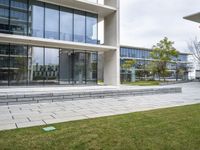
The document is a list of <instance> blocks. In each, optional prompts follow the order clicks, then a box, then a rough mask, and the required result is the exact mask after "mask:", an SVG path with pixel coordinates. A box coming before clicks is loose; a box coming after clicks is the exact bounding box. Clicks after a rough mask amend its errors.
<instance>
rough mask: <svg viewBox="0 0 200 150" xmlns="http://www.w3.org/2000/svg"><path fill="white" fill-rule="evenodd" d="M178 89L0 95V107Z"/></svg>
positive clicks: (178, 90) (174, 89) (180, 89)
mask: <svg viewBox="0 0 200 150" xmlns="http://www.w3.org/2000/svg"><path fill="white" fill-rule="evenodd" d="M181 92H182V88H180V87H168V88H150V89H131V90H127V89H124V90H123V89H120V90H99V91H86V92H61V93H57V92H55V93H52V92H51V93H33V94H30V93H24V94H17V93H16V94H5V95H0V105H15V104H29V103H43V102H59V101H74V100H88V99H96V98H110V97H124V96H142V95H153V94H169V93H181Z"/></svg>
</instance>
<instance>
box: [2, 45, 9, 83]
mask: <svg viewBox="0 0 200 150" xmlns="http://www.w3.org/2000/svg"><path fill="white" fill-rule="evenodd" d="M0 62H1V63H0V85H8V77H9V45H7V44H0Z"/></svg>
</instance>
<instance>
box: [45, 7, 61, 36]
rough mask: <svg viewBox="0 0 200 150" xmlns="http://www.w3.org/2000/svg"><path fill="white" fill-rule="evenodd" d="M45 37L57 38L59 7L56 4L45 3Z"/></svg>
mask: <svg viewBox="0 0 200 150" xmlns="http://www.w3.org/2000/svg"><path fill="white" fill-rule="evenodd" d="M45 38H48V39H59V7H58V6H55V5H50V4H46V7H45Z"/></svg>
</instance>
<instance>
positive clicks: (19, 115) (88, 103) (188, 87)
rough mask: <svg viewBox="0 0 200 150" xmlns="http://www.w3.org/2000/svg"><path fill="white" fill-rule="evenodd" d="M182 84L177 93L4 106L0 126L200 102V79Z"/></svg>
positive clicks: (107, 114)
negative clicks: (199, 81)
mask: <svg viewBox="0 0 200 150" xmlns="http://www.w3.org/2000/svg"><path fill="white" fill-rule="evenodd" d="M180 85H181V87H182V88H183V93H177V94H165V95H160V94H159V95H145V96H126V97H113V98H105V99H92V100H84V101H83V100H77V101H64V102H54V103H38V104H21V105H8V106H0V130H8V129H15V128H23V127H31V126H38V125H46V124H52V123H59V122H66V121H74V120H82V119H88V118H96V117H102V116H110V115H117V114H125V113H130V112H137V111H145V110H152V109H158V108H167V107H174V106H182V105H188V104H197V103H200V92H199V91H200V83H187V84H180Z"/></svg>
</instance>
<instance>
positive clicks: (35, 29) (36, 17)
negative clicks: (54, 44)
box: [29, 0, 44, 37]
mask: <svg viewBox="0 0 200 150" xmlns="http://www.w3.org/2000/svg"><path fill="white" fill-rule="evenodd" d="M29 11H30V12H31V13H30V16H29V22H30V24H31V27H30V33H31V36H34V37H44V3H42V2H36V1H35V0H31V1H30V8H29Z"/></svg>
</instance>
